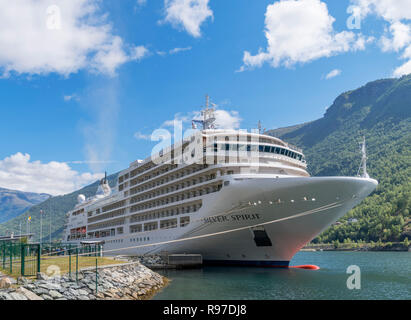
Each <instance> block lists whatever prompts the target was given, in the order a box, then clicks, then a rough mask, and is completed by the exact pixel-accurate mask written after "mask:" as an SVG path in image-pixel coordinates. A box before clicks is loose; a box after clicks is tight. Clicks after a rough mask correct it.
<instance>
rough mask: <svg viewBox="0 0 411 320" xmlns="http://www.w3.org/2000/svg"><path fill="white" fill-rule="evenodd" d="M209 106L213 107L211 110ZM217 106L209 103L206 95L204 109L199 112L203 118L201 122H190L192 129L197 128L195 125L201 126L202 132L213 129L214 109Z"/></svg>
mask: <svg viewBox="0 0 411 320" xmlns="http://www.w3.org/2000/svg"><path fill="white" fill-rule="evenodd" d="M210 104H211V105H212V106H213V107H212V108H209V106H210ZM216 106H217V105H216V104H214V103H212V102H210V97H209V96H208V94H207V95H206V104H205V109H204V110H202V111H201V115H202V116H203V120H193V121H192V126H193V129H196V128H197V125H196V124H197V123H199V124H201V125H202V127H203V130H207V129H215V127H216V126H215V121H216V118H215V107H216Z"/></svg>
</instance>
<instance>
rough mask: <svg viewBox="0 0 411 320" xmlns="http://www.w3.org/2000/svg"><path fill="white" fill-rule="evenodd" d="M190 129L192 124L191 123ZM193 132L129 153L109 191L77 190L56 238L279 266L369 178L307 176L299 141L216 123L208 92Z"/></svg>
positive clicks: (371, 184) (118, 251) (361, 191)
mask: <svg viewBox="0 0 411 320" xmlns="http://www.w3.org/2000/svg"><path fill="white" fill-rule="evenodd" d="M199 126H200V128H198V129H197V127H199ZM193 128H194V129H196V130H193V133H192V134H191V135H190V136H189V137H188V138H184V139H181V141H178V142H176V141H174V144H173V145H172V146H171V145H170V146H168V147H166V148H163V149H161V150H160V151H159V152H156V153H153V154H152V155H151V156H150V157H148V158H147V159H145V160H136V161H134V162H132V163H131V164H130V166H129V168H127V169H125V170H123V171H122V172H120V173H119V175H118V178H117V185H116V186H115V188H114V190H111V188H110V186H109V184H108V181H107V178H104V179H102V180H101V181H100V185H99V187H98V190H97V194H96V195H95V196H94V197H90V198H87V199H86V198H85V197H84V196H83V195H80V196H79V199H78V204H77V205H76V206H75V208H74V209H73V210H72V211H70V212H68V213H67V223H66V231H65V241H67V242H68V243H73V244H77V245H80V244H81V243H83V244H84V243H101V244H102V246H103V252H104V254H105V255H142V254H161V253H170V254H171V253H187V254H190V253H194V254H201V255H202V257H203V261H204V262H205V263H210V264H226V265H249V266H251V265H252V266H266V267H288V266H289V263H290V260H291V259H292V257H293V256H294V255H295V254H296V253H297V252H298V251H299V250H300V249H301V248H303V247H304V246H305V245H306V244H307V243H308V242H310V241H311V240H312V239H314V238H315V237H316V236H317V235H319V234H320V233H322V232H323V231H324V230H326V229H327V228H329V227H330V226H331V225H332V224H333V223H335V222H336V221H337V220H338V219H339V218H341V217H342V216H344V215H345V214H346V213H347V212H348V211H349V210H351V209H352V208H353V207H355V206H356V205H358V204H359V203H360V202H361V201H362V200H363V199H364V198H366V197H367V196H368V195H369V194H370V193H372V192H373V191H374V190H375V188H376V186H377V185H378V182H377V181H376V180H373V179H371V178H369V176H368V174H367V172H366V155H365V143H364V148H363V164H362V168H363V172H362V174H361V175H358V176H356V177H310V175H309V174H308V172H307V170H306V169H307V163H306V161H305V159H304V155H303V153H302V151H301V150H300V149H298V148H297V147H294V146H292V145H290V144H288V143H286V142H284V141H282V140H280V139H278V138H276V137H273V136H269V135H265V134H262V133H261V132H260V131H259V130H252V131H251V132H248V131H243V130H226V129H219V128H218V127H217V126H216V119H215V108H214V107H213V108H209V106H208V100H207V104H206V107H205V110H203V112H202V118H201V120H193Z"/></svg>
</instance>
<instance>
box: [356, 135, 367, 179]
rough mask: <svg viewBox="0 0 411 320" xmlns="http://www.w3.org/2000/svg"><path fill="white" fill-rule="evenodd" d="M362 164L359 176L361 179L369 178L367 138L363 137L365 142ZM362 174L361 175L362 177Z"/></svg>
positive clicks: (363, 144)
mask: <svg viewBox="0 0 411 320" xmlns="http://www.w3.org/2000/svg"><path fill="white" fill-rule="evenodd" d="M361 154H362V157H361V164H360V168H359V169H358V173H357V175H358V176H360V177H361V178H367V179H368V178H369V177H370V176H369V175H368V173H367V149H366V146H365V137H363V141H362V142H361ZM360 172H362V173H361V175H360Z"/></svg>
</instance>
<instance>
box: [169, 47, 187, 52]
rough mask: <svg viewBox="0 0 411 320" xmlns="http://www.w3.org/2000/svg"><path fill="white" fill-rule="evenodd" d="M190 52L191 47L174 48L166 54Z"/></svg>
mask: <svg viewBox="0 0 411 320" xmlns="http://www.w3.org/2000/svg"><path fill="white" fill-rule="evenodd" d="M190 50H191V47H185V48H174V49H171V50H170V51H169V52H168V53H169V54H176V53H179V52H183V51H190Z"/></svg>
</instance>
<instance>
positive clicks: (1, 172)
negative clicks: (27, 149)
mask: <svg viewBox="0 0 411 320" xmlns="http://www.w3.org/2000/svg"><path fill="white" fill-rule="evenodd" d="M102 177H103V174H101V173H96V174H91V173H79V172H77V171H75V170H73V169H72V168H70V166H69V165H68V164H67V163H64V162H56V161H51V162H49V163H42V162H40V161H30V155H29V154H27V153H26V154H23V153H20V152H18V153H16V154H14V155H11V156H9V157H6V158H4V159H3V160H0V186H2V187H4V188H8V189H13V190H20V191H27V192H37V193H48V194H51V195H62V194H66V193H70V192H72V191H75V190H78V189H80V188H81V187H83V186H85V185H88V184H90V183H92V182H94V181H96V180H98V179H101V178H102Z"/></svg>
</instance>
